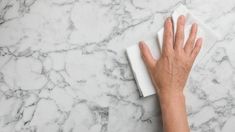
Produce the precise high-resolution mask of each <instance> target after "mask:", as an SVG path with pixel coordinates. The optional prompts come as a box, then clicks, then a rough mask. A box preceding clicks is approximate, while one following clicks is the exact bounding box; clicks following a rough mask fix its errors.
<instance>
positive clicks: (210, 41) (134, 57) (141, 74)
mask: <svg viewBox="0 0 235 132" xmlns="http://www.w3.org/2000/svg"><path fill="white" fill-rule="evenodd" d="M180 15H184V16H185V17H186V24H185V38H187V37H188V35H189V31H190V29H191V25H192V24H193V23H197V24H198V35H197V36H198V37H202V38H203V45H202V49H201V51H200V53H199V55H198V57H197V59H196V60H195V62H194V65H195V64H197V63H198V62H199V61H200V60H201V59H202V58H203V57H204V56H205V55H206V53H207V52H208V51H209V49H210V48H212V47H213V45H214V44H215V42H216V41H217V40H218V38H219V36H218V35H217V34H215V33H214V32H213V31H212V30H211V29H210V28H209V27H207V26H206V25H205V24H204V23H203V22H201V21H200V20H199V19H198V18H196V17H195V16H194V15H193V14H192V13H191V12H190V11H189V10H188V9H187V8H186V7H185V6H184V5H182V4H179V5H178V6H177V7H176V9H175V10H174V12H173V13H172V19H173V24H174V31H176V24H177V19H178V17H179V16H180ZM163 30H164V29H163V28H162V29H161V30H160V31H159V32H158V43H159V47H160V49H158V47H157V46H156V44H154V43H153V42H152V43H149V42H148V41H147V42H146V43H147V44H148V46H149V47H150V49H151V52H152V54H153V56H154V57H155V58H156V59H157V58H159V56H160V52H161V49H162V44H163V42H162V41H163ZM126 51H127V52H126V53H127V57H128V59H129V62H130V65H131V69H132V71H133V74H134V77H135V80H136V83H137V86H138V90H139V92H140V96H142V97H147V96H150V95H153V94H155V93H156V91H155V89H154V86H153V84H152V82H151V78H150V76H149V74H148V71H147V69H146V67H145V65H144V63H143V60H142V58H141V55H140V50H139V47H138V45H133V46H131V47H129V48H127V50H126Z"/></svg>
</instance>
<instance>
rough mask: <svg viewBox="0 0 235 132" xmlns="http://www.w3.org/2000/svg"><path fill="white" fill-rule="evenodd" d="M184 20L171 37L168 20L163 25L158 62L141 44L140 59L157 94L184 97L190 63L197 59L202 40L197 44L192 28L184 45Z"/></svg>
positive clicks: (171, 26) (142, 43)
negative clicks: (180, 94)
mask: <svg viewBox="0 0 235 132" xmlns="http://www.w3.org/2000/svg"><path fill="white" fill-rule="evenodd" d="M184 26H185V17H184V16H180V17H179V18H178V22H177V30H176V34H175V36H174V33H173V24H172V20H171V18H167V20H166V21H165V24H164V36H163V50H162V54H161V56H160V58H159V59H158V60H156V59H154V58H153V56H152V54H151V52H150V50H149V48H148V46H147V45H146V44H145V43H144V42H140V44H139V47H140V50H141V55H142V58H143V60H144V62H145V65H146V67H147V69H148V72H149V74H150V76H151V79H152V82H153V84H154V86H155V88H156V90H157V92H158V94H173V93H183V88H184V86H185V83H186V81H187V78H188V75H189V73H190V70H191V67H192V65H193V62H194V60H195V58H196V56H197V55H198V53H199V51H200V49H201V44H202V39H201V38H198V39H197V40H196V36H197V35H196V34H197V24H193V25H192V27H191V31H190V35H189V37H188V38H187V41H186V42H185V45H184Z"/></svg>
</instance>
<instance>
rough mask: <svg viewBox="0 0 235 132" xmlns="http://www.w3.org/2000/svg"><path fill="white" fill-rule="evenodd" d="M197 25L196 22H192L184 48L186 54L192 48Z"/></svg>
mask: <svg viewBox="0 0 235 132" xmlns="http://www.w3.org/2000/svg"><path fill="white" fill-rule="evenodd" d="M197 27H198V26H197V24H196V23H194V24H193V25H192V27H191V31H190V34H189V37H188V40H187V42H186V44H185V47H184V50H185V52H186V53H188V54H190V53H191V52H192V50H193V46H194V43H195V39H196V36H197Z"/></svg>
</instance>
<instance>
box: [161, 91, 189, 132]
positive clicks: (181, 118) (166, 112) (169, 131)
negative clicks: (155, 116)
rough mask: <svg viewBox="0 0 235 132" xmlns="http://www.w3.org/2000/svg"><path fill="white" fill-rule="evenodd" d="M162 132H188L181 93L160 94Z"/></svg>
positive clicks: (183, 99)
mask: <svg viewBox="0 0 235 132" xmlns="http://www.w3.org/2000/svg"><path fill="white" fill-rule="evenodd" d="M159 100H160V105H161V111H162V120H163V128H164V132H189V127H188V120H187V112H186V106H185V97H184V95H183V93H160V94H159Z"/></svg>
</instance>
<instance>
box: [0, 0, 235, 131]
mask: <svg viewBox="0 0 235 132" xmlns="http://www.w3.org/2000/svg"><path fill="white" fill-rule="evenodd" d="M179 2H182V3H184V4H185V5H186V6H187V7H188V8H189V9H190V10H192V11H193V12H194V14H195V15H197V16H198V17H199V18H201V19H202V20H203V21H205V23H206V24H207V25H208V26H210V27H211V28H213V29H214V30H215V32H217V33H219V34H220V35H221V38H220V40H219V41H218V42H217V43H216V45H215V46H214V47H212V49H211V50H210V51H209V52H208V55H207V56H206V57H205V58H204V60H203V61H202V62H201V63H200V64H198V65H197V66H196V67H195V68H194V69H193V70H192V73H191V76H190V78H189V80H188V84H187V87H186V90H185V95H186V99H187V111H188V117H189V122H190V127H191V130H192V132H234V131H235V127H234V123H235V45H234V44H235V39H234V38H235V25H234V23H235V17H234V15H235V1H234V0H223V1H221V0H208V1H205V0H197V1H193V0H183V1H180V0H176V1H175V0H164V1H160V0H148V1H142V0H50V1H48V0H0V130H1V131H4V132H15V131H16V132H18V131H24V132H31V131H37V132H62V131H63V132H72V131H73V132H77V131H79V132H80V131H81V132H134V131H135V132H142V131H145V132H156V131H157V132H159V131H162V124H161V116H160V115H161V113H160V108H159V104H158V101H157V98H156V97H154V96H152V97H148V98H145V99H140V98H139V96H138V91H137V88H136V84H135V81H134V78H133V75H132V73H131V70H130V67H129V64H128V61H127V58H126V56H125V49H126V48H127V47H128V46H130V45H133V44H136V43H137V42H138V41H139V40H145V39H146V40H147V39H149V38H153V37H156V34H157V31H158V30H159V29H160V28H161V27H162V24H163V22H164V19H165V18H166V17H167V16H168V15H169V14H170V12H171V11H172V10H173V9H174V7H175V6H176V5H177V3H179Z"/></svg>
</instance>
